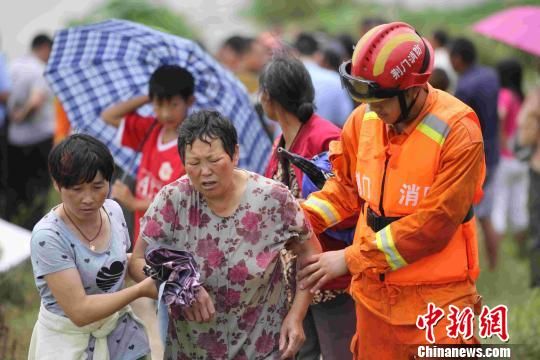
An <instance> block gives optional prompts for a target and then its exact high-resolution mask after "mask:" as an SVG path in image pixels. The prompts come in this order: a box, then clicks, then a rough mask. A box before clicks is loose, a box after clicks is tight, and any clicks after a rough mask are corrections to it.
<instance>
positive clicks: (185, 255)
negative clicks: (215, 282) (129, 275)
mask: <svg viewBox="0 0 540 360" xmlns="http://www.w3.org/2000/svg"><path fill="white" fill-rule="evenodd" d="M145 258H146V263H147V264H148V265H146V266H145V268H144V272H145V274H146V275H147V276H150V277H152V278H153V279H155V280H157V281H158V287H159V288H160V290H161V287H163V289H162V295H161V299H162V300H163V302H164V303H165V304H166V305H168V306H170V307H173V308H174V307H176V306H178V307H184V306H191V304H193V302H194V301H195V299H196V294H197V290H198V288H199V287H200V286H201V282H200V281H199V278H200V273H199V269H198V267H197V264H196V263H195V259H194V258H193V255H192V254H191V253H189V252H187V251H183V250H172V249H167V248H162V247H160V248H153V249H150V248H149V249H148V250H147V251H146V254H145ZM174 305H176V306H174Z"/></svg>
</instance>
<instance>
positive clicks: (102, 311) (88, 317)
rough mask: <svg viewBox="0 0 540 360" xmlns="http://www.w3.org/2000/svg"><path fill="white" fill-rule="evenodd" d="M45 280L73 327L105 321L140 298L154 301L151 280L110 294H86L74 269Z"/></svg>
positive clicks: (155, 291)
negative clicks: (104, 319)
mask: <svg viewBox="0 0 540 360" xmlns="http://www.w3.org/2000/svg"><path fill="white" fill-rule="evenodd" d="M45 281H46V282H47V285H48V286H49V288H50V289H51V292H52V294H53V296H54V298H55V299H56V301H57V302H58V305H60V307H61V308H62V310H63V311H64V312H65V313H66V316H67V317H68V318H69V319H70V320H71V321H72V322H73V323H74V324H75V325H77V326H85V325H88V324H90V323H93V322H95V321H97V320H101V319H103V318H106V317H108V316H110V315H112V314H113V313H115V312H116V311H118V310H120V309H121V308H123V307H124V306H126V305H128V304H129V303H131V302H132V301H133V300H135V299H137V298H140V297H149V298H157V289H156V286H155V284H154V281H153V280H152V279H147V280H145V281H143V282H141V283H139V284H135V285H133V286H130V287H128V288H125V289H122V290H120V291H117V292H114V293H111V294H97V295H87V294H86V293H85V292H84V287H83V284H82V281H81V277H80V275H79V271H78V270H77V269H76V268H69V269H66V270H62V271H58V272H55V273H51V274H48V275H45Z"/></svg>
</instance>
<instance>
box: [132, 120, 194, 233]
mask: <svg viewBox="0 0 540 360" xmlns="http://www.w3.org/2000/svg"><path fill="white" fill-rule="evenodd" d="M155 121H157V120H156V119H155V118H154V117H152V116H149V117H143V116H140V115H139V114H137V113H136V112H133V113H130V114H128V115H127V116H126V117H125V118H124V126H123V132H122V134H121V139H122V140H121V142H122V145H123V146H127V147H130V148H132V149H134V150H137V149H138V148H139V146H140V144H141V142H142V141H143V140H144V137H145V135H146V133H147V132H148V130H149V129H150V127H151V126H152V124H153V123H154V122H155ZM162 136H163V126H162V125H161V124H159V123H156V125H155V126H154V127H153V128H152V130H151V132H150V135H149V136H148V138H147V140H146V142H145V143H144V145H143V147H142V149H141V153H142V157H141V163H140V165H139V170H138V171H137V179H136V183H135V197H136V198H137V199H149V200H153V199H154V197H155V196H156V194H157V193H158V191H159V190H160V189H161V188H162V187H163V186H165V185H167V184H169V183H170V182H173V181H174V180H176V179H178V178H179V177H181V176H182V175H184V174H185V173H186V171H185V170H184V165H183V164H182V161H181V160H180V155H179V154H178V148H177V143H178V141H177V140H176V139H175V140H173V141H170V142H168V143H167V144H163V143H162ZM144 213H145V212H144V211H138V210H137V211H135V227H134V236H133V243H135V241H136V240H137V238H138V237H139V220H140V219H141V217H142V216H143V215H144Z"/></svg>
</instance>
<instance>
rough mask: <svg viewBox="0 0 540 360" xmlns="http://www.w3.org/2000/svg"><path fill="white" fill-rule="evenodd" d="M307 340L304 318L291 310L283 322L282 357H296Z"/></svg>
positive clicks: (280, 337) (281, 337)
mask: <svg viewBox="0 0 540 360" xmlns="http://www.w3.org/2000/svg"><path fill="white" fill-rule="evenodd" d="M305 340H306V335H305V334H304V326H303V318H302V317H300V316H298V315H297V314H295V313H293V312H292V311H290V312H289V313H288V314H287V316H286V317H285V320H283V324H281V332H280V335H279V352H280V353H281V359H289V358H294V355H296V353H297V352H298V350H300V347H301V346H302V344H303V343H304V341H305Z"/></svg>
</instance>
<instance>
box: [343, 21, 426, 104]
mask: <svg viewBox="0 0 540 360" xmlns="http://www.w3.org/2000/svg"><path fill="white" fill-rule="evenodd" d="M432 54H433V49H432V48H431V45H430V44H429V42H428V41H427V40H426V39H424V38H422V37H421V36H420V35H419V34H418V33H417V32H416V30H415V29H414V28H413V27H412V26H410V25H409V24H406V23H402V22H393V23H389V24H383V25H379V26H376V27H374V28H373V29H371V30H370V31H368V32H367V33H366V34H365V35H364V36H362V38H361V39H360V40H359V41H358V43H357V44H356V47H355V49H354V53H353V57H352V60H350V61H347V62H345V63H343V64H342V65H341V66H340V68H339V72H340V75H341V79H342V81H343V84H344V86H345V88H346V89H347V90H348V91H349V94H350V95H351V97H352V98H353V99H355V100H357V101H360V102H370V101H377V100H379V99H384V98H389V97H393V96H396V95H398V94H399V93H402V92H403V90H406V89H409V88H411V87H413V86H418V85H423V84H425V83H426V82H427V81H428V79H429V77H430V75H431V70H432V69H433V55H432Z"/></svg>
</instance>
